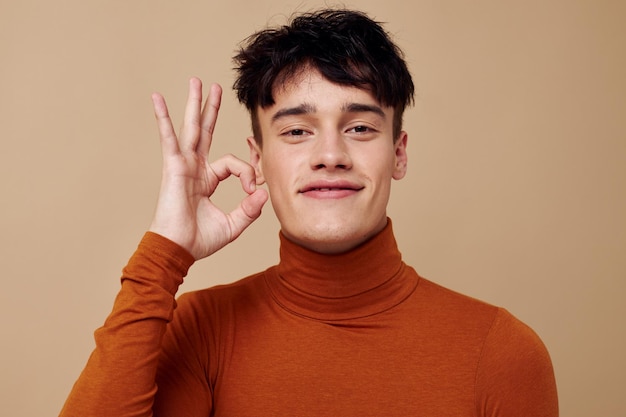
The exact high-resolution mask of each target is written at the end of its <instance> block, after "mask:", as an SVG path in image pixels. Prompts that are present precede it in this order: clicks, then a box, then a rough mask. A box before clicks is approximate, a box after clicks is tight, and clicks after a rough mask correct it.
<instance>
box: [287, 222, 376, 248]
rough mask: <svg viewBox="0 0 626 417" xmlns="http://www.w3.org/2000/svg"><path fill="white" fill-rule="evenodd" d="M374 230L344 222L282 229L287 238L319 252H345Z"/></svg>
mask: <svg viewBox="0 0 626 417" xmlns="http://www.w3.org/2000/svg"><path fill="white" fill-rule="evenodd" d="M301 226H302V225H301ZM376 232H377V231H375V232H372V231H370V232H369V233H368V231H367V228H363V225H362V224H361V225H357V224H346V222H341V223H336V224H333V223H328V222H323V223H316V224H313V225H310V226H309V227H305V228H303V229H302V228H301V229H300V230H299V231H295V230H294V231H292V232H291V233H290V232H289V231H286V230H283V233H284V234H285V236H286V237H287V238H288V239H290V240H292V241H294V242H296V243H298V244H299V245H301V246H304V247H305V248H307V249H310V250H313V251H315V252H320V253H341V252H347V251H349V250H350V249H353V248H355V247H356V246H358V245H360V244H361V243H363V242H365V241H366V240H367V239H369V238H370V237H371V236H373V235H374V234H375V233H376Z"/></svg>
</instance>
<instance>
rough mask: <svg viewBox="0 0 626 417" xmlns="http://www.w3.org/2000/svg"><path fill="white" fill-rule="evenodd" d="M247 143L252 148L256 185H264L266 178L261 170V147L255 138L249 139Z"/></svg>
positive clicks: (251, 162)
mask: <svg viewBox="0 0 626 417" xmlns="http://www.w3.org/2000/svg"><path fill="white" fill-rule="evenodd" d="M247 142H248V147H249V148H250V165H252V168H254V173H255V175H256V185H261V184H264V183H265V177H264V176H263V169H262V168H261V165H262V164H261V158H262V156H263V153H262V151H261V147H260V146H259V144H258V142H257V141H256V139H255V138H254V136H250V137H248V139H247Z"/></svg>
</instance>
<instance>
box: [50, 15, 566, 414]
mask: <svg viewBox="0 0 626 417" xmlns="http://www.w3.org/2000/svg"><path fill="white" fill-rule="evenodd" d="M235 61H236V63H237V65H238V71H239V77H238V79H237V82H236V83H235V88H236V90H237V92H238V97H239V99H240V100H241V101H242V102H243V103H244V104H245V105H246V106H247V108H248V109H249V110H250V114H251V118H252V126H253V133H254V137H252V138H249V139H248V144H249V146H250V155H251V158H250V164H248V163H246V162H243V161H241V160H238V159H236V158H234V157H232V156H228V157H223V158H221V159H218V160H217V161H216V162H214V163H212V164H208V162H207V154H208V151H209V148H210V145H211V140H212V132H213V127H214V126H215V121H216V117H217V112H218V108H219V104H220V94H221V90H220V88H219V86H217V85H213V86H212V87H211V89H210V92H209V96H208V98H207V102H206V104H205V105H204V107H203V108H202V103H201V100H202V89H201V84H200V81H199V80H197V79H192V80H191V81H190V85H189V97H188V102H187V108H186V112H185V120H184V125H183V128H182V130H181V132H180V135H179V136H176V134H175V133H174V129H173V128H172V123H171V121H170V119H169V116H168V113H167V108H166V105H165V101H164V100H163V98H162V97H161V96H159V95H155V96H154V97H153V99H154V107H155V113H156V117H157V120H158V125H159V131H160V135H161V141H162V150H163V158H164V161H163V165H164V168H163V178H162V187H161V191H160V196H159V201H158V205H157V210H156V214H155V218H154V220H153V222H152V225H151V228H150V231H149V232H148V233H146V235H145V237H144V239H143V240H142V242H141V243H140V245H139V248H138V249H137V251H136V253H135V254H134V255H133V257H132V258H131V260H130V261H129V264H128V265H127V267H126V268H125V269H124V273H123V277H122V288H121V290H120V293H119V295H118V297H117V299H116V303H115V306H114V309H113V312H112V313H111V315H110V316H109V317H108V319H107V321H106V323H105V325H104V326H103V327H102V328H100V329H98V330H97V331H96V344H97V347H96V349H95V351H94V352H93V354H92V356H91V358H90V359H89V362H88V364H87V366H86V368H85V370H84V371H83V373H82V375H81V377H80V378H79V380H78V381H77V383H76V385H75V386H74V389H73V391H72V393H71V394H70V396H69V398H68V400H67V402H66V405H65V407H64V409H63V411H62V412H61V415H62V416H116V417H117V416H151V415H155V416H193V417H195V416H198V417H199V416H210V415H215V416H308V415H311V416H381V415H399V416H400V415H401V416H413V415H415V416H507V417H511V416H520V417H521V416H524V417H530V416H556V415H558V410H557V398H556V388H555V382H554V376H553V371H552V366H551V363H550V358H549V356H548V353H547V352H546V350H545V348H544V346H543V344H542V343H541V341H540V340H539V338H538V337H537V336H536V335H535V334H534V333H533V332H532V330H530V329H529V328H528V327H527V326H525V325H524V324H522V323H521V322H519V321H518V320H516V319H515V318H514V317H512V316H511V315H510V314H509V313H507V312H506V311H505V310H503V309H500V308H497V307H493V306H490V305H488V304H485V303H482V302H480V301H477V300H474V299H471V298H468V297H465V296H462V295H459V294H457V293H454V292H452V291H449V290H447V289H444V288H442V287H440V286H438V285H436V284H434V283H432V282H430V281H427V280H426V279H424V278H421V277H419V276H418V275H417V274H416V272H415V271H414V270H413V269H412V268H410V267H409V266H407V265H405V264H404V263H403V262H402V259H401V256H400V252H399V251H398V249H397V247H396V243H395V240H394V237H393V231H392V226H391V222H390V221H389V219H388V218H387V215H386V206H387V202H388V199H389V192H390V184H391V180H392V179H401V178H402V177H403V176H404V174H405V171H406V164H407V154H406V144H407V134H406V133H405V132H404V131H402V126H401V125H402V114H403V111H404V108H405V106H407V105H408V104H410V103H411V101H412V97H413V83H412V81H411V77H410V74H409V72H408V70H407V68H406V65H405V63H404V61H403V59H402V56H401V53H400V51H399V50H398V49H397V48H396V46H395V45H394V44H393V43H392V42H391V41H390V40H389V38H388V36H387V34H386V33H385V32H384V31H383V30H382V29H381V27H380V26H379V25H378V24H377V23H375V22H373V21H372V20H370V19H369V18H367V17H366V16H364V15H362V14H360V13H356V12H350V11H344V10H325V11H320V12H317V13H312V14H305V15H302V16H300V17H298V18H296V19H294V20H293V21H292V22H291V23H290V25H289V26H286V27H282V28H278V29H268V30H265V31H262V32H260V33H257V34H256V35H254V36H253V37H251V38H250V39H248V43H247V45H246V46H245V47H244V48H243V49H242V50H241V51H240V53H239V54H238V55H237V56H236V58H235ZM230 175H236V176H238V177H239V178H240V180H241V184H242V187H243V189H244V190H245V191H246V192H247V193H248V196H247V197H246V198H245V199H243V201H242V202H241V203H240V205H239V206H238V207H237V208H236V209H235V210H234V211H233V212H232V213H230V214H225V213H223V212H222V211H220V210H219V209H218V208H217V207H215V206H214V205H213V204H212V203H211V200H210V196H211V195H212V194H213V192H214V191H215V190H216V188H217V187H218V185H219V182H220V181H222V180H223V179H225V178H227V177H228V176H230ZM263 183H265V184H267V187H268V190H269V194H270V195H271V199H272V204H273V206H274V209H275V212H276V214H277V216H278V218H279V220H280V224H281V234H280V242H281V247H280V263H279V264H278V265H276V266H274V267H271V268H269V269H267V270H266V271H264V272H261V273H258V274H255V275H253V276H250V277H247V278H244V279H242V280H241V281H238V282H236V283H234V284H230V285H224V286H219V287H216V288H211V289H207V290H203V291H197V292H193V293H189V294H185V295H183V296H181V297H180V298H179V300H178V303H177V302H176V301H175V299H174V296H175V293H176V291H177V288H178V286H179V285H180V284H181V283H182V280H183V277H184V276H185V274H186V273H187V270H188V268H189V267H190V266H191V265H192V264H193V262H194V261H196V260H199V259H201V258H203V257H206V256H209V255H211V254H212V253H214V252H215V251H217V250H219V249H220V248H221V247H223V246H225V245H226V244H228V243H229V242H231V241H232V240H234V239H235V238H237V237H238V236H239V235H240V234H241V233H242V231H243V230H244V229H245V228H246V227H247V226H248V225H249V224H250V223H251V222H252V221H254V219H256V218H257V217H258V216H259V215H260V213H261V208H262V206H263V204H264V203H265V202H266V200H267V198H268V195H267V193H266V192H265V191H264V190H262V189H256V185H259V184H263Z"/></svg>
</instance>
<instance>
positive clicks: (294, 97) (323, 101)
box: [257, 69, 392, 120]
mask: <svg viewBox="0 0 626 417" xmlns="http://www.w3.org/2000/svg"><path fill="white" fill-rule="evenodd" d="M273 99H274V104H272V105H271V106H268V107H265V108H262V107H259V108H258V109H257V110H258V115H259V116H261V118H262V119H266V120H267V119H270V120H274V119H275V118H276V114H283V113H284V112H290V111H291V110H294V111H295V110H296V109H297V111H295V113H302V114H304V113H306V114H312V113H325V112H326V113H333V114H335V113H339V112H341V113H345V112H353V113H354V112H357V111H358V110H359V109H360V110H362V111H364V112H365V111H370V112H372V110H374V111H373V112H372V113H373V114H377V115H378V116H380V117H382V118H383V119H386V118H387V116H388V115H389V113H392V109H391V108H386V107H384V106H382V105H381V104H380V103H379V102H378V100H376V98H374V96H373V95H372V93H371V91H370V90H369V89H366V88H357V87H354V86H349V85H340V84H337V83H334V82H332V81H329V80H328V79H326V78H324V77H323V76H322V75H321V74H320V73H319V72H318V71H317V70H315V69H305V70H302V71H299V72H297V73H296V74H294V75H292V76H291V77H290V78H287V79H284V80H283V81H282V82H281V83H280V84H278V85H275V86H274V89H273Z"/></svg>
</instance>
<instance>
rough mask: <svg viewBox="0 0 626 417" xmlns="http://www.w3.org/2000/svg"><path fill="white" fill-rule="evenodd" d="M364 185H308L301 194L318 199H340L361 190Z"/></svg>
mask: <svg viewBox="0 0 626 417" xmlns="http://www.w3.org/2000/svg"><path fill="white" fill-rule="evenodd" d="M363 188H364V187H353V186H348V187H307V188H305V189H303V190H301V191H300V194H302V195H304V196H306V197H311V198H316V199H338V198H339V199H340V198H344V197H350V196H353V195H355V194H356V193H358V192H359V191H361V190H362V189H363Z"/></svg>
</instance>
